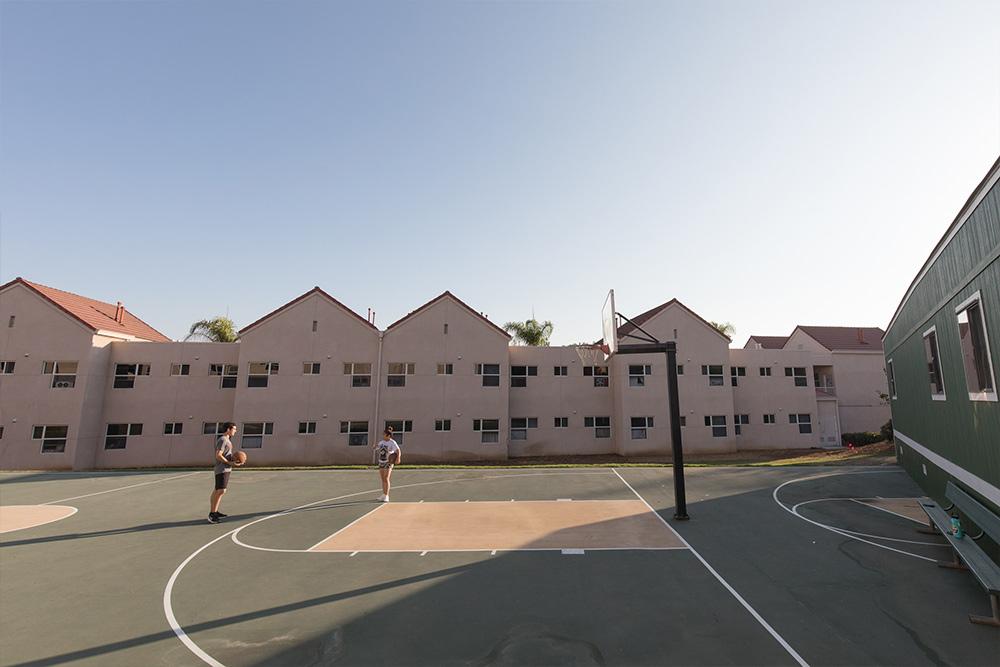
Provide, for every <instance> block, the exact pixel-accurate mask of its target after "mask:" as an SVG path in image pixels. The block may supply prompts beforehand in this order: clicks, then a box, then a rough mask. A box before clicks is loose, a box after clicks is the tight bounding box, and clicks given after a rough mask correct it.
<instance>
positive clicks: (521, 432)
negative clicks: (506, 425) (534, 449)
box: [510, 417, 538, 440]
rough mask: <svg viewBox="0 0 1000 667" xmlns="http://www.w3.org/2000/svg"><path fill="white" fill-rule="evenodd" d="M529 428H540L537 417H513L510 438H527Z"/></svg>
mask: <svg viewBox="0 0 1000 667" xmlns="http://www.w3.org/2000/svg"><path fill="white" fill-rule="evenodd" d="M529 428H538V418H537V417H511V420H510V439H511V440H527V439H528V429H529Z"/></svg>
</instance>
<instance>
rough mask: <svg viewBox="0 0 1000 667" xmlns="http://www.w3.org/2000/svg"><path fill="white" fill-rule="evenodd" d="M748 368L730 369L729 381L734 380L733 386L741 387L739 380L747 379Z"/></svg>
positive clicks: (732, 367) (731, 367)
mask: <svg viewBox="0 0 1000 667" xmlns="http://www.w3.org/2000/svg"><path fill="white" fill-rule="evenodd" d="M746 374H747V368H746V366H730V367H729V379H730V380H732V383H733V386H734V387H737V386H739V384H740V382H739V378H741V377H746Z"/></svg>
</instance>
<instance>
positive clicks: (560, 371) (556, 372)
mask: <svg viewBox="0 0 1000 667" xmlns="http://www.w3.org/2000/svg"><path fill="white" fill-rule="evenodd" d="M552 375H553V376H555V377H557V378H564V377H567V376H569V366H553V367H552Z"/></svg>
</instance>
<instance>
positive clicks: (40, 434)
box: [31, 424, 69, 454]
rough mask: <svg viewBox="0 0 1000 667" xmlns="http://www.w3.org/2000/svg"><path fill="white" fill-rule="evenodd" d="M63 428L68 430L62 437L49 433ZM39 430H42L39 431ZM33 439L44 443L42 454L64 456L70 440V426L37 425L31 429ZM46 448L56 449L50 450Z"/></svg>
mask: <svg viewBox="0 0 1000 667" xmlns="http://www.w3.org/2000/svg"><path fill="white" fill-rule="evenodd" d="M50 428H51V429H56V428H63V429H66V433H65V434H64V435H61V436H56V435H54V434H52V433H49V429H50ZM38 429H42V430H41V431H39V430H38ZM31 439H32V440H41V441H42V449H41V453H42V454H63V453H65V452H66V442H67V441H68V440H69V426H68V425H66V424H35V425H32V427H31ZM46 447H50V448H52V447H54V448H56V449H48V450H46V449H45V448H46Z"/></svg>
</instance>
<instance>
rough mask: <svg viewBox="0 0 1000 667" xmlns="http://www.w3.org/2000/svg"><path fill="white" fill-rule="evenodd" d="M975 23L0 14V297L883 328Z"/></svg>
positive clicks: (956, 192) (998, 130) (383, 13)
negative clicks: (9, 287) (647, 313)
mask: <svg viewBox="0 0 1000 667" xmlns="http://www.w3.org/2000/svg"><path fill="white" fill-rule="evenodd" d="M998 35H1000V3H998V2H996V1H995V0H985V1H982V2H946V3H942V2H937V1H934V2H868V1H865V2H849V1H844V2H802V1H794V2H743V1H738V2H697V3H696V2H684V3H673V2H666V1H660V2H638V1H629V2H620V3H618V2H552V3H531V2H510V3H506V2H482V3H480V2H357V3H343V2H342V3H334V2H290V1H283V2H249V1H246V0H241V1H239V2H220V1H217V0H216V1H212V2H193V1H185V2H173V1H156V2H145V1H133V2H110V1H102V2H88V1H86V0H74V1H69V2H53V1H47V2H17V1H11V0H0V224H2V228H0V281H4V282H5V281H7V280H10V279H11V278H13V277H15V276H18V275H20V276H24V277H25V278H28V279H30V280H35V281H37V282H41V283H45V284H48V285H52V286H55V287H59V288H62V289H67V290H70V291H74V292H78V293H82V294H84V295H87V296H91V297H94V298H99V299H103V300H106V301H115V300H118V299H120V300H122V301H124V302H125V304H126V305H127V306H128V307H129V308H130V309H132V310H134V311H135V312H137V313H138V314H139V315H140V316H142V317H143V318H145V319H146V320H147V321H149V322H150V323H151V324H153V325H154V326H156V327H157V328H159V329H160V330H162V331H163V332H164V333H166V334H167V335H169V336H172V337H181V336H183V334H184V333H185V332H186V329H187V327H188V325H189V324H190V323H191V322H192V321H194V320H196V319H200V318H202V317H207V316H212V315H215V314H220V313H225V312H227V310H228V312H229V314H230V315H231V316H232V318H233V319H234V320H235V321H236V323H237V325H238V326H242V325H246V324H248V323H249V322H251V321H253V320H254V319H256V318H257V317H259V316H260V315H262V314H264V313H266V312H268V311H269V310H271V309H272V308H274V307H276V306H278V305H280V304H282V303H284V302H286V301H288V300H290V299H292V298H294V297H295V296H297V295H299V294H301V293H302V292H305V291H306V290H308V289H310V288H311V287H312V286H313V285H320V286H321V287H323V288H324V289H326V290H327V291H329V292H330V293H332V294H333V295H335V296H336V297H337V298H338V299H340V300H341V301H343V302H344V303H346V304H347V305H349V306H351V307H353V308H354V309H355V310H356V311H358V312H360V313H361V314H362V316H364V314H365V312H366V309H367V308H368V307H373V308H375V310H376V311H377V312H378V324H380V325H382V326H384V325H387V324H388V323H390V322H391V321H393V320H395V319H397V318H398V317H401V316H402V315H404V314H406V313H407V312H408V311H410V310H412V309H414V308H416V307H418V306H419V305H421V304H422V303H424V302H425V301H427V300H429V299H431V298H432V297H434V296H436V295H437V294H439V293H441V292H442V291H444V290H446V289H448V290H451V291H452V292H454V293H455V294H456V295H458V296H459V297H460V298H462V299H464V300H466V301H467V302H468V303H469V304H470V305H472V306H473V307H474V308H476V309H477V310H482V311H484V312H486V313H487V314H489V316H490V318H491V319H493V320H494V321H497V322H500V323H502V322H503V321H506V320H510V319H522V320H523V319H527V318H528V317H530V316H531V314H532V311H534V313H535V315H536V316H537V317H538V318H539V319H550V320H552V321H553V322H554V323H555V325H556V329H555V335H554V337H553V342H555V343H570V342H575V341H579V340H585V339H591V340H592V339H594V338H596V337H599V336H600V308H601V304H602V302H603V300H604V295H605V293H606V292H607V290H608V288H610V287H614V288H615V289H616V293H617V295H618V305H619V310H621V311H622V312H624V313H626V314H637V313H639V312H641V311H642V310H645V309H647V308H649V307H651V306H653V305H655V304H657V303H660V302H663V301H666V300H668V299H670V298H672V297H677V298H679V299H680V300H682V301H684V302H685V303H686V304H687V305H689V306H690V307H692V308H693V309H695V310H696V311H697V312H698V313H700V314H701V315H703V316H704V317H706V318H709V319H716V320H729V321H731V322H733V323H734V324H735V326H736V328H737V335H736V342H737V343H742V342H743V341H744V340H745V339H746V337H747V336H748V335H750V334H786V333H789V332H790V331H791V329H792V328H793V326H794V325H795V324H797V323H801V324H812V325H815V324H828V325H848V326H861V325H866V326H882V327H885V325H886V324H887V323H888V321H889V319H890V317H891V316H892V313H893V311H894V309H895V307H896V305H897V303H898V302H899V300H900V298H901V297H902V295H903V292H904V291H905V289H906V287H907V286H908V284H909V282H910V280H911V279H912V277H913V276H914V274H915V273H916V271H917V270H918V269H919V267H920V265H921V264H922V263H923V261H924V260H925V259H926V257H927V256H928V254H929V253H930V251H931V249H932V247H933V245H934V244H935V243H936V242H937V240H938V239H939V238H940V237H941V235H942V234H943V233H944V231H945V228H946V227H947V226H948V224H949V223H950V222H951V220H952V218H953V217H954V215H955V214H956V213H957V211H958V209H959V207H960V206H961V205H962V203H963V202H964V201H965V199H966V197H967V196H968V195H969V193H970V192H971V190H972V188H973V187H974V186H975V185H976V184H977V183H978V182H979V180H980V179H981V178H982V176H983V175H984V174H985V172H986V169H987V168H988V167H989V166H990V164H991V163H992V162H993V160H995V159H996V157H997V155H998V154H1000V36H998Z"/></svg>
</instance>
